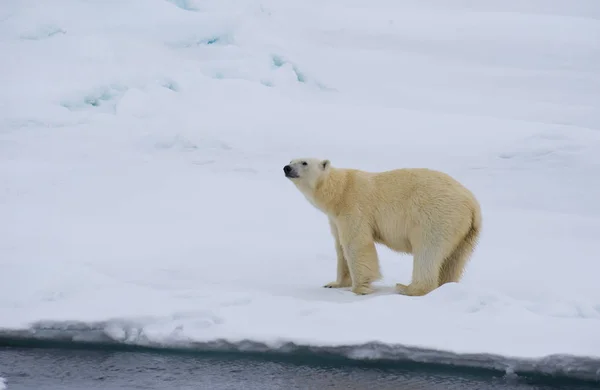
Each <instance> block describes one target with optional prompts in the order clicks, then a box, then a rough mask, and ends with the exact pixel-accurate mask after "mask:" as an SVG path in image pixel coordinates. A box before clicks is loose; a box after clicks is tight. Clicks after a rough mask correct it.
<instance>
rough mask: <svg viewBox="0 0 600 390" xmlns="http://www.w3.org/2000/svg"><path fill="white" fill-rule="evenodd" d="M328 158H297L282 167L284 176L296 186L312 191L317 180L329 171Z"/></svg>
mask: <svg viewBox="0 0 600 390" xmlns="http://www.w3.org/2000/svg"><path fill="white" fill-rule="evenodd" d="M330 167H331V163H330V162H329V160H320V159H317V158H298V159H294V160H292V161H290V163H289V164H288V165H286V166H284V167H283V173H284V174H285V177H287V178H288V179H290V180H291V181H292V182H293V183H294V184H295V185H296V186H297V187H298V188H300V189H301V190H303V192H304V191H313V190H314V189H315V188H316V186H317V184H318V183H319V180H320V179H321V178H322V177H323V176H324V174H326V173H327V172H328V171H329V168H330Z"/></svg>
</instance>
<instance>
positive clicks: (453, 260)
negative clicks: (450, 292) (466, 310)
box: [286, 158, 481, 295]
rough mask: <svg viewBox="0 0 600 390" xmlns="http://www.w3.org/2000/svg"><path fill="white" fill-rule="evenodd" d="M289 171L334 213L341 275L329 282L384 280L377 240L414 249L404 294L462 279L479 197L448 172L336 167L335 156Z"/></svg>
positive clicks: (364, 285) (366, 285) (366, 289)
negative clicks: (333, 161) (409, 282)
mask: <svg viewBox="0 0 600 390" xmlns="http://www.w3.org/2000/svg"><path fill="white" fill-rule="evenodd" d="M288 166H289V168H287V169H288V171H289V172H288V173H286V176H288V178H289V179H290V180H291V181H292V182H293V183H294V185H295V186H296V187H297V188H298V189H299V190H300V192H301V193H302V194H303V195H304V196H305V197H306V199H307V200H308V201H309V202H310V203H311V204H312V205H313V206H315V207H316V208H317V209H319V210H321V211H322V212H323V213H325V214H326V215H327V216H328V218H329V224H330V228H331V233H332V235H333V237H334V241H335V249H336V254H337V263H338V266H337V278H336V280H335V281H334V282H331V283H328V284H326V285H325V287H331V288H339V287H352V291H353V292H354V293H356V294H369V293H370V292H372V288H371V283H372V282H373V281H375V280H377V279H379V278H381V274H380V271H379V260H378V256H377V251H376V249H375V244H376V243H380V244H383V245H386V246H387V247H388V248H390V249H392V250H394V251H397V252H403V253H409V254H413V274H412V282H411V284H409V285H408V286H405V285H402V284H397V285H396V289H397V291H398V292H399V293H401V294H404V295H425V294H427V293H429V292H430V291H432V290H434V289H435V288H437V287H438V286H440V285H442V284H444V283H448V282H458V281H459V280H460V278H461V276H462V274H463V270H464V267H465V264H466V263H467V261H468V259H469V257H470V256H471V254H472V252H473V250H474V248H475V246H476V244H477V240H478V237H479V234H480V230H481V210H480V206H479V203H478V202H477V200H476V198H475V196H474V195H473V194H472V193H471V192H470V191H469V190H468V189H466V188H465V187H464V186H462V185H461V184H460V183H459V182H457V181H456V180H454V179H453V178H452V177H450V176H448V175H447V174H445V173H442V172H438V171H434V170H429V169H424V168H414V169H396V170H392V171H386V172H378V173H373V172H365V171H360V170H357V169H343V168H334V167H332V166H331V163H330V162H329V160H319V159H315V158H305V159H295V160H292V161H291V162H290V164H288Z"/></svg>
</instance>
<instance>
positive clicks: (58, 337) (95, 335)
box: [0, 322, 600, 382]
mask: <svg viewBox="0 0 600 390" xmlns="http://www.w3.org/2000/svg"><path fill="white" fill-rule="evenodd" d="M107 326H110V324H109V323H106V322H101V323H94V324H90V323H85V324H84V323H78V322H58V323H56V322H52V323H49V322H40V323H37V324H35V325H34V326H32V327H30V328H29V329H20V330H11V329H0V347H1V346H8V345H15V344H17V345H18V344H21V345H24V344H26V345H31V343H40V342H42V343H44V342H45V343H52V342H54V343H60V344H61V345H64V346H77V347H82V346H84V347H85V346H88V347H91V346H102V347H126V348H150V349H157V350H165V351H194V352H226V353H251V354H277V355H282V354H283V355H292V356H293V355H302V356H312V357H317V358H319V357H321V358H323V357H328V358H338V359H349V360H352V361H359V362H379V363H394V362H395V363H418V364H428V365H436V366H446V367H455V368H464V369H484V370H491V371H496V372H499V373H502V374H504V375H509V376H510V375H518V376H534V377H539V376H542V377H552V378H555V379H570V380H578V381H586V382H590V381H591V382H600V358H593V357H582V356H572V355H558V354H557V355H548V356H545V357H543V358H539V359H524V358H512V357H507V356H501V355H494V354H460V353H455V352H450V351H443V350H435V349H424V348H417V347H409V346H404V345H399V344H395V345H394V344H383V343H379V342H369V343H362V344H352V345H339V346H317V345H310V344H308V343H298V342H295V341H287V340H282V339H279V340H277V341H276V342H272V343H265V342H260V341H255V340H248V339H244V340H238V341H235V342H234V341H231V340H225V339H215V340H211V341H193V340H180V339H179V340H175V339H168V340H164V341H155V340H150V339H149V338H148V337H146V336H144V335H143V334H138V335H137V336H138V337H134V338H125V339H122V340H118V339H116V338H115V337H112V336H111V335H110V334H108V333H107Z"/></svg>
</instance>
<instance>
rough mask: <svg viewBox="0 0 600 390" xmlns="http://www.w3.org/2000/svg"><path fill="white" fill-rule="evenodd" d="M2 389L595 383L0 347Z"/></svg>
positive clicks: (264, 389) (464, 388)
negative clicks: (4, 383) (4, 380)
mask: <svg viewBox="0 0 600 390" xmlns="http://www.w3.org/2000/svg"><path fill="white" fill-rule="evenodd" d="M0 376H2V377H4V378H6V379H7V386H8V388H7V389H8V390H22V389H36V390H38V389H39V390H46V389H47V390H59V389H60V390H87V389H90V390H94V389H173V390H175V389H179V390H184V389H211V390H212V389H215V390H220V389H248V390H254V389H256V390H258V389H260V390H273V389H285V390H289V389H340V390H342V389H344V390H345V389H382V390H385V389H395V390H397V389H432V390H436V389H440V390H442V389H457V390H458V389H460V390H469V389H478V390H485V389H515V390H516V389H538V390H542V389H543V390H546V389H548V390H550V389H575V390H583V389H597V388H598V387H595V386H594V385H597V384H581V383H568V384H567V383H552V380H549V379H545V380H544V383H540V381H539V380H533V379H531V378H530V379H525V378H505V377H503V376H502V375H500V374H498V373H495V372H489V371H486V372H468V371H464V370H460V369H451V368H446V369H425V370H424V369H416V368H415V367H411V368H407V367H404V368H402V367H399V366H384V365H381V366H378V365H373V364H371V365H368V366H366V365H360V364H341V363H331V362H330V363H323V362H320V363H319V362H307V361H297V360H294V359H289V358H288V359H285V360H277V359H274V358H269V359H266V358H256V357H240V356H239V355H229V356H227V355H197V354H196V355H195V354H168V353H153V352H130V351H111V350H77V349H55V348H20V347H19V348H17V347H5V348H0Z"/></svg>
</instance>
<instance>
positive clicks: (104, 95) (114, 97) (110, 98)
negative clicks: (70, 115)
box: [61, 84, 128, 113]
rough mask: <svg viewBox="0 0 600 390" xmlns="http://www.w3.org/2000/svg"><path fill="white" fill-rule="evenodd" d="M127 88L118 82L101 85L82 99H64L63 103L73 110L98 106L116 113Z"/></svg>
mask: <svg viewBox="0 0 600 390" xmlns="http://www.w3.org/2000/svg"><path fill="white" fill-rule="evenodd" d="M127 89H128V87H126V86H123V85H118V84H112V85H109V86H106V87H99V88H96V89H94V90H93V91H92V92H90V93H88V94H86V95H85V96H83V97H82V98H81V99H69V100H67V101H63V102H62V103H61V105H62V106H63V107H66V108H68V109H69V110H71V111H79V110H85V109H90V108H97V109H100V110H102V111H105V112H111V113H114V112H115V107H116V104H117V101H118V99H119V98H120V97H121V96H123V94H124V93H125V92H126V91H127Z"/></svg>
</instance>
